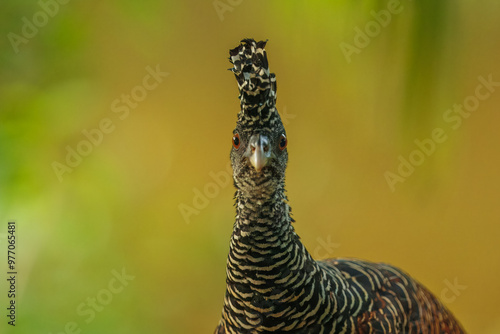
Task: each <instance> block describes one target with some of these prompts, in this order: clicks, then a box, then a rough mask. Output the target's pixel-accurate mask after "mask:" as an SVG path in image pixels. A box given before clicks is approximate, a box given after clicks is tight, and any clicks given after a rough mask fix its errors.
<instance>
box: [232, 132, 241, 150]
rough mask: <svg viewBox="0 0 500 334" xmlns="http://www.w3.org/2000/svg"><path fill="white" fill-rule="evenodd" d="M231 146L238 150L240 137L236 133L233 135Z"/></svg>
mask: <svg viewBox="0 0 500 334" xmlns="http://www.w3.org/2000/svg"><path fill="white" fill-rule="evenodd" d="M233 146H234V148H235V149H239V148H240V135H239V134H237V133H235V134H234V135H233Z"/></svg>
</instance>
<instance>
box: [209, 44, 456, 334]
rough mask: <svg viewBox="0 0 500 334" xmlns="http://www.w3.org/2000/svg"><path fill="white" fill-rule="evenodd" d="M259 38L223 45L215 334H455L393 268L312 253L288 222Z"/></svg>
mask: <svg viewBox="0 0 500 334" xmlns="http://www.w3.org/2000/svg"><path fill="white" fill-rule="evenodd" d="M265 44H266V42H262V41H261V42H255V41H254V40H251V39H245V40H243V41H241V44H240V45H239V46H238V47H236V48H235V49H232V50H230V56H231V57H230V60H231V62H232V63H233V65H234V67H233V69H232V70H233V72H234V74H235V76H236V79H237V82H238V87H239V90H240V103H241V111H240V113H239V114H238V121H237V125H236V129H235V130H234V132H233V148H232V150H231V162H232V166H233V178H234V184H235V187H236V195H235V199H236V221H235V224H234V230H233V234H232V237H231V242H230V250H229V256H228V260H227V279H226V283H227V287H226V294H225V298H224V307H223V311H222V319H221V321H220V323H219V325H218V327H217V329H216V331H215V333H217V334H223V333H297V334H298V333H304V334H305V333H315V334H316V333H464V330H463V329H462V328H461V326H460V324H459V323H458V322H457V321H456V320H455V319H454V317H453V316H452V315H451V313H450V312H449V311H448V310H447V309H446V308H445V307H444V306H443V305H442V304H441V303H440V302H439V301H438V300H437V299H436V298H435V297H434V296H433V295H432V294H431V293H430V292H429V291H428V290H426V289H425V288H424V287H423V286H422V285H420V284H419V283H418V282H416V281H415V280H413V279H412V278H411V277H409V276H408V275H407V274H405V273H404V272H402V271H401V270H399V269H397V268H394V267H392V266H390V265H386V264H377V263H369V262H365V261H360V260H353V259H332V260H326V261H315V260H314V259H312V257H311V255H310V254H309V253H308V251H307V250H306V248H305V247H304V245H303V244H302V243H301V241H300V239H299V237H298V236H297V234H296V233H295V231H294V228H293V227H292V224H291V223H292V222H293V219H292V218H291V216H290V211H291V210H290V206H289V205H288V203H287V198H286V195H285V169H286V165H287V161H288V155H287V154H288V153H287V149H286V146H287V137H286V133H285V129H284V126H283V124H282V122H281V118H280V116H279V114H278V112H277V110H276V105H275V103H276V78H275V76H274V74H273V73H270V72H269V67H268V63H267V55H266V51H265V50H264V47H265Z"/></svg>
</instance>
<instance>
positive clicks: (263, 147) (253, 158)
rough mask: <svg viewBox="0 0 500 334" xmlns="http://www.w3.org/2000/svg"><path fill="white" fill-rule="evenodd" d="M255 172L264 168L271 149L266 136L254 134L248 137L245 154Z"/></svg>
mask: <svg viewBox="0 0 500 334" xmlns="http://www.w3.org/2000/svg"><path fill="white" fill-rule="evenodd" d="M245 155H246V156H247V158H248V160H249V161H250V163H251V164H252V166H253V167H254V168H255V170H256V171H257V172H260V171H261V170H262V168H264V167H265V166H266V165H267V163H268V162H269V159H270V158H271V148H270V143H269V138H268V137H267V136H264V135H261V134H256V135H253V136H252V137H250V141H249V145H248V149H247V152H246V154H245Z"/></svg>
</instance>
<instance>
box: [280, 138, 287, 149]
mask: <svg viewBox="0 0 500 334" xmlns="http://www.w3.org/2000/svg"><path fill="white" fill-rule="evenodd" d="M287 145H288V139H286V136H285V134H282V135H281V137H280V150H282V151H283V150H284V149H285V148H286V146H287Z"/></svg>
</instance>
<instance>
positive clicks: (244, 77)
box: [229, 39, 288, 197]
mask: <svg viewBox="0 0 500 334" xmlns="http://www.w3.org/2000/svg"><path fill="white" fill-rule="evenodd" d="M265 44H266V42H265V41H261V42H255V41H254V40H250V39H245V40H242V41H241V44H240V45H239V46H238V47H236V48H234V49H232V50H230V52H229V53H230V56H231V57H230V60H231V62H232V63H233V65H234V66H233V68H232V69H231V70H232V71H233V72H234V74H235V76H236V79H237V81H238V88H239V91H240V96H239V98H240V102H241V110H240V112H239V114H238V121H237V123H236V128H235V129H234V131H233V138H232V142H233V147H232V149H231V163H232V166H233V177H234V183H235V186H236V187H237V189H238V190H239V191H241V192H244V193H248V194H252V195H253V196H256V195H257V196H258V197H261V196H262V197H266V196H269V195H271V194H273V193H274V192H275V191H276V189H277V188H278V187H282V186H283V182H284V178H285V169H286V165H287V161H288V153H287V144H288V139H287V136H286V132H285V128H284V126H283V123H282V122H281V118H280V115H279V114H278V111H277V109H276V77H275V75H274V73H270V72H269V67H268V63H267V55H266V51H265V50H264V46H265Z"/></svg>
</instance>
